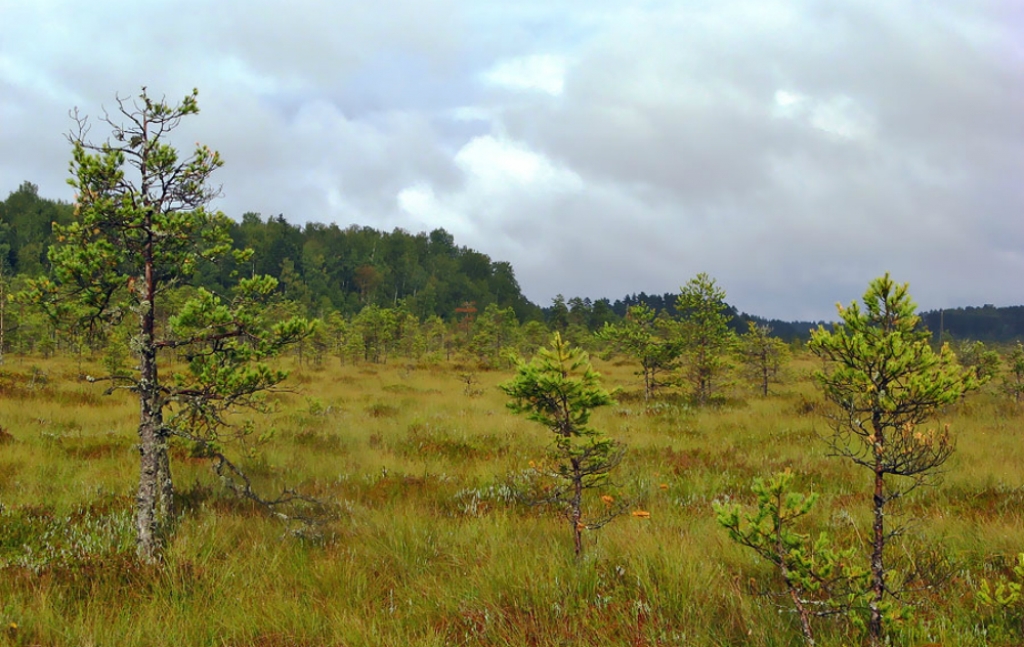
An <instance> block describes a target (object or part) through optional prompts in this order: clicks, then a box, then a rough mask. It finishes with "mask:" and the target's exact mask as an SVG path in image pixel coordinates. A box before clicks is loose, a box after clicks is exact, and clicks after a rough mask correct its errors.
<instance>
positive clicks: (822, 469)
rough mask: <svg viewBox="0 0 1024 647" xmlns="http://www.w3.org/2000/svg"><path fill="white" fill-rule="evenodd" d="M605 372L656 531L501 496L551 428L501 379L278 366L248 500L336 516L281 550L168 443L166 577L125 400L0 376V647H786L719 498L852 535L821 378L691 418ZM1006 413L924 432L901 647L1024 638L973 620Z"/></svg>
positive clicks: (981, 412) (953, 420) (1007, 494)
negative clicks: (767, 480)
mask: <svg viewBox="0 0 1024 647" xmlns="http://www.w3.org/2000/svg"><path fill="white" fill-rule="evenodd" d="M595 364H596V366H597V368H598V369H599V370H600V371H601V372H602V373H603V375H604V377H605V385H606V386H608V387H617V386H621V387H623V388H624V389H625V392H624V393H622V394H621V395H620V397H619V402H618V404H617V405H614V406H611V407H606V408H604V409H601V410H598V411H596V412H595V416H594V421H593V422H594V425H595V426H596V427H598V428H600V429H603V430H605V431H606V432H607V433H608V434H609V435H611V436H612V437H614V438H616V439H618V440H621V441H622V442H624V443H625V444H626V445H627V446H628V448H629V450H628V454H627V455H626V458H625V459H624V461H623V463H622V465H621V466H620V467H619V468H618V470H617V472H616V475H615V481H616V485H617V487H616V488H612V490H611V491H610V493H611V494H612V495H614V496H615V497H617V498H620V499H621V498H627V499H629V500H630V501H631V502H632V505H631V509H632V510H644V511H647V512H650V518H639V517H635V516H632V515H628V514H627V515H625V516H623V517H621V518H619V519H616V520H615V521H613V522H612V523H611V524H609V525H608V526H606V527H605V528H603V529H601V530H599V531H596V532H593V533H587V535H586V537H585V541H586V545H585V554H584V557H583V558H582V560H580V561H576V560H575V559H574V558H573V555H572V539H571V536H570V534H569V532H568V529H567V528H566V527H565V521H564V519H561V518H558V517H555V516H553V515H552V514H550V513H546V512H544V511H543V510H541V509H538V508H536V507H531V506H528V505H524V504H523V503H521V502H519V501H517V500H516V499H515V497H514V496H513V494H512V492H513V490H514V486H515V484H516V483H522V482H524V481H528V480H529V478H530V475H531V474H532V472H533V470H532V468H531V461H533V462H534V463H536V462H537V461H541V460H543V458H544V456H545V451H546V447H547V442H548V432H547V431H545V430H544V429H543V428H541V427H540V426H539V425H537V424H535V423H531V422H529V421H526V420H525V419H522V418H520V417H516V416H514V415H512V414H511V413H510V412H508V411H507V410H506V409H505V406H504V404H505V400H506V398H505V396H504V395H503V394H502V393H500V392H499V391H498V390H497V389H496V388H495V385H497V384H498V383H499V382H501V381H504V380H506V379H508V378H509V377H511V371H488V372H484V371H478V372H476V373H475V376H476V378H477V379H478V380H479V383H478V384H474V385H472V388H473V389H477V390H479V393H467V386H466V383H465V382H464V380H463V379H461V378H460V375H463V374H465V373H467V371H468V372H472V371H473V369H472V368H467V367H464V366H458V365H455V364H447V363H441V364H437V365H407V364H403V363H395V364H389V365H386V366H380V365H356V366H351V365H349V366H337V365H336V364H331V365H328V366H326V367H324V368H322V369H312V368H309V367H302V368H294V369H293V373H292V378H291V379H290V380H289V381H288V383H287V384H288V388H290V389H293V391H292V392H289V393H280V394H275V395H274V396H272V398H273V400H274V403H275V408H276V411H275V412H273V413H272V414H270V415H268V416H258V417H256V418H255V419H254V420H255V424H256V426H257V432H258V433H257V434H256V435H260V434H264V433H266V432H269V431H273V435H272V437H270V439H269V440H267V441H266V442H264V443H262V444H259V445H254V446H252V447H249V448H248V449H247V450H246V451H244V452H240V453H238V454H236V455H239V456H244V458H243V459H242V460H241V463H242V464H243V465H244V466H245V468H246V469H247V471H248V472H249V473H250V474H251V475H252V476H253V477H254V480H255V482H256V484H257V485H258V486H259V487H260V488H261V489H262V491H264V492H267V493H268V494H273V493H274V492H276V491H279V490H280V489H281V488H282V487H296V488H297V489H299V490H301V491H302V492H304V493H307V494H310V495H313V496H316V497H318V498H320V499H323V500H325V501H329V502H331V503H333V504H334V505H336V511H337V515H336V518H334V519H332V520H330V521H329V522H328V523H326V524H325V525H324V526H322V527H321V528H319V530H318V532H316V533H311V532H298V533H296V532H293V531H294V530H296V528H295V527H293V526H288V525H286V524H284V523H282V522H280V521H279V520H276V519H273V518H271V517H269V516H268V515H266V514H265V513H264V512H263V511H262V510H261V509H260V508H258V507H256V506H254V505H251V504H249V503H248V502H245V501H243V500H240V499H238V498H236V497H235V496H234V495H233V494H231V493H230V492H227V491H225V488H223V487H222V486H221V484H220V483H219V481H218V479H217V478H216V476H215V475H214V474H213V473H212V472H211V469H210V465H209V462H208V461H207V460H205V459H201V458H192V457H190V455H189V451H188V448H186V447H183V446H178V447H176V448H175V452H174V463H173V465H172V469H173V470H174V475H175V481H176V484H177V488H178V491H179V495H180V499H179V504H180V510H181V516H180V522H179V525H178V527H177V529H176V532H175V534H174V536H173V538H172V540H171V542H170V547H169V550H168V554H167V560H166V564H164V565H163V566H162V567H147V566H142V565H140V564H138V563H137V562H136V560H135V558H134V535H133V527H132V516H131V514H132V513H131V506H132V503H133V496H134V488H135V485H136V481H137V472H138V464H137V463H138V457H137V452H136V450H135V447H134V444H135V442H136V437H135V427H136V425H137V422H138V401H137V400H133V399H132V398H131V397H130V395H128V394H115V395H112V396H104V395H102V390H103V387H102V386H98V385H95V384H89V383H86V382H85V381H82V380H80V379H78V375H79V374H80V372H81V369H80V367H79V366H78V364H77V362H76V361H75V360H71V359H62V360H43V359H39V358H19V357H13V356H11V357H8V358H7V363H6V364H5V365H4V366H2V367H0V427H2V428H3V430H4V431H5V432H6V434H4V435H3V436H2V437H0V443H2V444H0V504H2V510H0V622H2V625H0V630H2V631H3V633H2V637H0V644H11V645H262V646H268V647H269V646H272V645H280V646H285V645H350V646H359V645H367V646H370V645H395V646H404V645H413V646H421V645H422V646H426V645H688V646H689V645H698V646H699V645H762V646H774V645H797V644H801V640H802V639H801V637H800V634H799V629H798V627H797V625H796V619H795V618H794V617H793V616H792V614H790V613H788V612H787V611H785V610H783V611H782V612H780V611H779V609H780V607H777V606H775V605H773V604H772V601H771V600H770V599H768V598H767V597H765V596H763V595H757V592H758V591H763V590H767V589H770V588H772V587H773V586H775V584H776V583H775V580H774V578H773V575H774V574H773V572H772V571H771V570H770V569H769V568H768V567H767V566H766V565H765V564H764V563H763V562H759V561H758V560H757V558H756V557H755V556H754V555H753V554H752V553H749V552H748V551H745V550H744V549H742V548H741V547H739V546H736V545H734V544H732V543H731V542H730V540H729V539H728V537H727V535H726V533H725V531H724V530H722V529H721V528H720V527H719V526H718V524H717V522H716V520H715V515H714V513H713V511H712V508H711V504H712V502H713V501H716V500H726V499H730V500H738V501H742V502H750V501H752V495H751V494H750V483H751V481H752V479H753V478H755V477H758V476H768V475H770V474H771V473H773V472H776V471H779V470H782V469H786V468H789V469H791V470H793V471H794V472H796V473H798V474H799V475H800V476H799V479H798V482H799V487H800V489H802V490H805V491H815V492H818V493H819V494H820V496H821V498H820V500H819V503H818V505H817V506H816V508H815V509H814V511H813V512H812V515H811V519H810V522H809V524H808V526H807V530H808V531H812V532H814V533H815V534H816V533H817V532H818V531H819V530H823V529H824V530H828V531H829V532H830V533H832V534H833V535H834V536H835V537H836V538H837V539H838V540H839V541H840V542H841V543H843V542H845V543H849V542H858V541H861V540H862V539H863V535H864V533H865V532H867V529H868V527H869V520H868V513H869V508H870V500H869V497H870V491H869V487H870V478H869V474H868V473H866V472H865V471H864V470H863V469H860V468H855V467H853V466H851V465H850V464H849V463H848V462H845V461H843V460H841V459H837V458H832V457H829V456H827V455H826V444H825V443H824V442H823V441H822V440H821V438H820V437H819V435H820V434H827V433H828V427H827V424H826V422H825V420H824V418H823V417H822V416H821V415H820V412H821V410H822V407H823V404H822V400H821V396H820V395H819V394H818V393H816V392H815V390H814V388H813V387H812V385H811V383H810V380H809V379H808V378H807V376H808V374H809V372H810V371H811V370H812V368H813V367H814V366H815V364H814V363H813V361H812V360H811V359H808V358H805V357H798V358H797V360H795V361H794V362H793V363H792V365H791V370H792V372H793V375H794V377H793V378H792V379H791V380H790V381H789V383H787V384H785V385H783V386H781V387H778V388H777V391H778V393H777V394H776V395H773V396H771V397H769V398H766V399H762V398H758V397H756V396H754V395H753V394H751V393H749V392H746V391H744V390H743V389H742V388H741V387H739V386H735V387H733V388H732V390H731V391H730V397H729V398H728V400H727V402H726V403H724V404H723V405H721V406H718V407H711V408H707V409H702V410H698V409H693V408H691V407H689V406H687V405H686V404H684V403H682V402H681V401H675V400H665V401H659V402H656V403H654V404H652V405H650V406H648V405H646V404H645V403H644V402H643V401H642V399H639V398H637V397H636V396H635V395H634V394H635V393H636V391H637V388H638V385H637V382H636V379H635V378H634V376H633V375H632V370H633V369H632V367H631V366H629V365H626V364H612V363H607V362H600V361H596V362H595ZM84 369H85V370H89V364H88V362H86V365H85V366H84ZM97 370H98V369H97ZM1021 415H1022V414H1021V412H1020V411H1019V410H1017V409H1015V408H1014V407H1013V406H1012V405H1011V404H1010V403H1009V402H1008V401H1005V399H1003V398H1001V397H1000V396H999V395H998V394H996V393H995V392H994V389H993V390H991V391H986V392H982V393H977V394H973V395H971V396H969V397H968V399H967V400H966V401H965V402H964V403H962V404H960V405H958V406H957V407H956V408H953V409H950V410H948V411H945V412H943V416H942V417H941V419H938V420H937V421H936V423H937V424H945V423H948V424H950V427H951V429H953V430H955V432H956V434H957V438H958V446H957V451H956V453H955V454H954V456H953V458H952V459H951V460H950V462H949V463H948V464H947V465H946V474H945V476H944V479H943V481H942V482H941V483H940V484H939V485H937V486H936V487H934V488H929V489H921V490H917V491H915V492H913V493H912V494H911V495H910V496H909V498H908V499H907V500H906V501H905V502H904V503H903V505H902V507H901V511H902V513H903V514H904V515H905V516H906V518H907V519H912V520H914V522H913V524H912V525H911V527H910V531H909V532H908V533H907V535H906V536H905V537H904V538H903V543H902V544H901V545H900V546H899V547H897V548H895V549H894V550H893V555H892V557H893V558H899V559H902V560H904V561H905V562H906V563H908V564H913V565H914V566H915V567H916V570H917V573H918V577H916V578H915V579H914V581H913V582H911V584H912V585H914V586H915V587H918V588H920V590H919V591H918V592H917V593H916V594H914V595H913V596H912V597H911V598H910V601H912V602H915V603H918V604H919V607H918V608H917V609H916V610H915V613H914V619H913V620H912V621H909V622H907V623H906V624H905V625H904V626H901V627H897V628H895V633H894V642H895V643H896V644H907V645H925V644H929V643H938V644H943V645H986V644H992V645H1000V644H1002V645H1013V644H1019V643H1020V642H1021V640H1022V639H1024V636H1022V634H1021V633H1020V627H1019V626H1015V623H1016V621H1015V620H1013V619H1010V618H1007V617H1005V616H1004V615H1002V614H1001V612H996V611H992V610H990V609H986V608H981V607H979V606H978V604H977V603H976V601H975V592H976V590H977V588H978V586H979V583H980V581H981V580H982V579H983V578H989V579H992V578H995V577H998V576H999V575H1000V574H1004V573H1008V572H1009V569H1010V567H1011V566H1012V564H1013V562H1014V560H1015V556H1016V554H1017V553H1018V552H1020V551H1021V550H1022V549H1024V525H1022V512H1024V444H1022V443H1021V442H1020V433H1021V430H1020V426H1021V425H1020V422H1021V419H1022V418H1021ZM268 435H269V434H268ZM598 503H600V502H598ZM864 554H865V555H866V549H865V551H864ZM865 559H866V557H865ZM11 623H15V624H16V625H17V626H16V628H15V627H14V626H12V624H11ZM817 626H818V628H819V632H820V636H819V644H825V645H843V644H856V643H857V642H858V639H857V638H856V634H851V635H849V636H848V635H847V634H850V632H851V631H852V630H851V628H850V627H849V626H848V625H844V624H836V623H830V622H828V621H822V622H820V623H819V624H818V625H817Z"/></svg>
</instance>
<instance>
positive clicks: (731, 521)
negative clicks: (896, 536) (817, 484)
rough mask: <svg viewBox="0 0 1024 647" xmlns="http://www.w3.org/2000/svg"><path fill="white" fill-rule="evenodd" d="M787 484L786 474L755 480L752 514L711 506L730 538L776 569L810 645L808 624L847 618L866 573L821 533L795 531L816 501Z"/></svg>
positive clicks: (790, 477) (789, 476)
mask: <svg viewBox="0 0 1024 647" xmlns="http://www.w3.org/2000/svg"><path fill="white" fill-rule="evenodd" d="M792 482H793V474H792V473H791V472H789V471H788V470H787V471H785V472H781V473H778V474H775V475H774V476H772V477H771V478H769V479H767V480H766V479H755V481H754V485H753V486H752V487H751V489H752V490H753V492H754V494H755V495H756V496H757V509H756V510H755V511H754V512H752V513H744V512H743V511H742V509H741V508H740V506H739V505H736V504H731V505H727V504H722V503H718V502H716V503H715V504H714V508H715V513H716V514H717V516H718V523H719V524H721V525H722V527H723V528H725V529H726V530H728V531H729V538H730V539H732V540H733V541H735V542H736V543H738V544H740V545H742V546H746V547H747V548H750V549H752V550H753V551H754V552H755V553H757V554H758V555H759V556H760V557H761V558H763V559H765V560H767V561H768V562H770V563H772V564H773V565H774V566H775V568H776V569H778V572H779V576H780V577H781V578H782V582H783V584H784V585H785V587H786V592H785V595H787V596H788V597H789V599H790V601H791V602H792V604H793V608H794V609H795V611H796V614H797V617H798V618H799V620H800V631H801V632H802V633H803V636H804V640H805V641H806V642H807V644H808V645H812V646H813V645H814V644H815V642H814V630H813V626H812V624H811V620H812V619H813V618H815V617H823V616H835V615H846V614H847V613H848V612H849V611H850V609H851V608H852V607H853V606H854V605H855V604H856V601H857V600H858V598H859V597H860V592H861V591H863V589H864V586H863V584H864V582H865V581H866V575H867V571H866V570H864V569H858V568H855V567H853V562H854V555H855V552H856V551H855V549H847V550H838V549H836V548H834V547H833V545H832V540H831V539H830V538H829V536H828V535H827V534H825V533H821V534H820V535H819V536H818V538H817V540H812V539H811V538H810V536H809V535H807V534H805V533H801V532H797V530H796V527H795V526H796V524H797V520H798V519H800V518H801V517H803V516H805V515H807V514H808V513H809V512H810V511H811V508H812V507H813V506H814V503H815V501H816V500H817V498H818V497H817V495H816V494H810V495H804V494H800V493H798V492H793V491H792V490H791V489H790V488H791V486H792Z"/></svg>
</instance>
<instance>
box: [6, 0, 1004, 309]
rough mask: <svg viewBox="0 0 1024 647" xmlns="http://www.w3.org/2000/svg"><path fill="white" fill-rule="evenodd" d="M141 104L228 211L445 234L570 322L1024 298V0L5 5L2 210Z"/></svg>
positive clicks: (44, 184) (43, 188)
mask: <svg viewBox="0 0 1024 647" xmlns="http://www.w3.org/2000/svg"><path fill="white" fill-rule="evenodd" d="M142 85H146V86H148V88H149V90H150V92H151V94H156V95H158V96H159V95H166V96H167V97H168V98H175V99H177V98H179V97H181V96H184V95H185V94H186V93H187V92H188V91H189V90H191V88H193V87H198V88H199V93H200V95H199V98H200V107H201V108H202V114H201V115H200V116H199V117H196V118H192V119H190V120H189V121H186V122H184V123H183V125H182V127H181V128H180V129H179V131H178V133H177V134H178V135H180V139H179V141H180V143H181V145H182V146H184V147H186V148H191V146H192V143H193V142H194V141H196V140H199V141H202V142H204V143H206V144H209V145H210V146H211V147H213V148H216V149H218V150H219V151H220V152H221V154H222V155H223V157H224V158H225V161H226V166H225V167H224V168H223V169H222V171H221V172H220V174H219V178H218V179H219V181H220V182H221V183H222V184H223V193H224V197H223V199H221V200H220V201H219V203H218V206H219V207H220V208H221V209H223V210H224V211H225V212H226V213H228V214H229V215H231V216H233V217H236V218H238V217H240V216H241V214H242V213H244V212H246V211H257V212H261V213H262V214H264V215H276V214H283V215H284V216H285V217H286V218H287V219H288V220H290V221H291V222H294V223H299V224H302V223H306V222H310V221H313V222H325V223H326V222H336V223H338V224H339V225H341V226H343V227H344V226H347V225H349V224H353V223H355V224H359V225H369V226H373V227H376V228H381V229H386V230H391V229H393V228H395V227H402V228H404V229H406V230H409V231H412V232H418V231H424V230H430V229H434V228H437V227H444V228H445V229H447V230H448V231H450V232H451V233H452V234H454V235H455V238H456V242H458V243H459V244H462V245H467V246H470V247H472V248H475V249H478V250H480V251H482V252H485V253H487V254H489V255H490V256H491V257H492V258H493V259H494V260H507V261H510V262H511V263H512V264H513V266H514V267H515V270H516V273H517V276H518V278H519V281H520V283H521V285H522V287H523V289H524V291H525V293H526V295H527V296H528V297H529V298H531V299H532V300H534V301H535V302H537V303H539V304H542V305H546V304H548V303H550V300H551V298H552V297H553V296H554V295H555V294H557V293H562V294H564V295H566V296H567V297H569V296H589V297H592V298H598V297H603V296H607V297H611V298H613V299H614V298H617V297H621V296H623V295H625V294H627V293H632V292H639V291H646V292H649V293H662V292H674V291H677V290H678V289H679V286H680V285H682V284H683V283H685V282H686V281H687V280H688V279H689V278H690V277H692V276H693V275H695V274H696V273H698V272H707V273H709V274H710V275H712V276H714V277H716V278H717V280H718V282H719V284H720V285H721V286H722V287H723V288H724V289H725V290H726V291H727V293H728V299H729V301H730V302H731V303H733V304H735V305H736V306H737V307H738V308H739V309H740V310H743V311H746V312H750V313H755V314H760V315H764V316H771V317H780V318H786V319H794V318H814V319H817V318H832V316H833V314H834V304H835V302H836V301H842V302H844V303H845V302H849V301H850V300H853V299H855V298H857V297H859V295H861V294H862V293H863V291H864V289H865V287H866V285H867V282H868V281H869V280H870V279H871V278H872V277H874V276H877V275H879V274H881V273H883V272H885V271H890V272H892V274H893V275H894V277H895V278H896V279H897V280H899V281H909V282H910V284H911V293H912V294H913V295H914V297H915V299H916V300H917V301H918V303H919V304H920V306H921V307H922V308H925V309H931V308H938V307H948V306H958V305H981V304H984V303H993V304H996V305H1017V304H1022V303H1024V283H1022V277H1024V3H1021V2H1017V1H1016V0H962V1H960V0H936V1H935V2H927V3H926V2H911V1H901V0H896V1H893V2H882V1H878V0H874V1H867V0H863V1H856V0H830V1H829V2H821V1H820V0H805V1H800V0H788V1H774V0H749V1H740V0H737V1H733V0H701V1H689V0H674V1H666V2H658V1H655V0H649V1H639V0H638V1H634V2H628V1H623V0H516V1H509V2H498V1H490V0H381V1H378V2H367V1H366V0H362V1H356V0H341V1H337V0H333V1H327V0H291V1H290V2H287V3H285V2H270V1H262V0H248V1H246V2H240V1H238V0H218V1H217V2H209V1H208V0H176V1H174V2H161V1H159V0H141V1H140V0H133V1H131V2H112V1H104V0H95V1H93V2H89V3H83V2H77V1H71V0H0V194H2V195H6V193H7V192H10V191H13V190H14V189H16V188H17V186H18V185H19V184H20V183H21V182H22V181H24V180H29V181H31V182H34V183H36V184H38V185H39V187H40V192H41V193H42V194H43V195H44V196H47V197H53V198H61V199H65V200H70V199H71V192H70V188H69V187H67V186H66V185H65V184H64V179H65V177H66V175H67V161H68V157H69V147H68V145H67V142H66V141H65V140H64V138H63V134H64V133H66V132H67V131H68V129H69V126H70V125H71V124H70V121H69V119H68V110H69V109H70V108H72V107H74V106H77V107H79V108H80V109H81V110H82V111H83V112H85V113H88V114H97V113H100V111H101V110H102V108H103V107H104V106H106V107H108V108H109V107H111V106H112V105H114V96H115V93H120V94H121V95H122V96H124V95H129V94H131V93H133V92H137V91H138V89H139V88H140V86H142ZM94 133H96V134H97V135H101V134H102V133H99V132H98V129H97V130H94Z"/></svg>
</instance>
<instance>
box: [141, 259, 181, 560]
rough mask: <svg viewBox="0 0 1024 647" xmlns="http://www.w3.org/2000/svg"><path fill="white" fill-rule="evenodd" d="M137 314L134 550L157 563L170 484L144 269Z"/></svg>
mask: <svg viewBox="0 0 1024 647" xmlns="http://www.w3.org/2000/svg"><path fill="white" fill-rule="evenodd" d="M145 278H146V283H145V288H144V289H145V297H146V298H145V300H143V302H142V304H141V309H142V311H141V312H140V313H139V314H140V333H141V334H140V339H139V342H140V343H139V353H140V356H141V357H140V371H139V373H140V375H139V384H138V391H139V411H140V413H139V454H140V463H139V489H138V493H137V494H136V497H135V520H136V530H137V532H138V535H137V538H136V551H137V553H138V556H139V559H141V560H143V561H145V562H156V561H159V559H160V557H161V553H162V551H163V540H164V536H165V534H166V524H167V522H168V521H169V520H170V519H171V518H172V517H173V515H174V504H173V501H174V483H173V481H172V479H171V466H170V459H169V456H168V453H167V433H166V430H165V429H164V424H163V398H162V396H161V394H160V381H159V375H158V373H157V347H156V342H155V333H156V320H155V308H154V306H153V297H154V296H155V285H154V283H153V281H152V278H153V277H152V270H151V267H147V272H146V277H145Z"/></svg>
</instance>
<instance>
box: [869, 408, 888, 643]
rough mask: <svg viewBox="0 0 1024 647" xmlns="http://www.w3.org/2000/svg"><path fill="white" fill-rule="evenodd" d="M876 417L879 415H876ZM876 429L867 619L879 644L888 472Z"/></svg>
mask: <svg viewBox="0 0 1024 647" xmlns="http://www.w3.org/2000/svg"><path fill="white" fill-rule="evenodd" d="M876 416H877V414H876ZM874 431H875V446H874V452H875V465H874V472H875V493H874V501H873V508H874V509H873V512H874V522H873V530H874V532H873V536H872V542H871V600H870V602H869V603H868V608H869V610H870V617H869V619H868V636H869V638H870V640H871V644H873V645H878V644H881V641H882V600H883V598H884V597H885V563H884V562H883V559H882V558H883V553H884V551H885V471H884V465H883V463H882V452H883V449H884V444H883V443H884V442H885V436H884V435H883V434H884V430H883V429H881V428H880V425H878V424H875V425H874Z"/></svg>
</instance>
